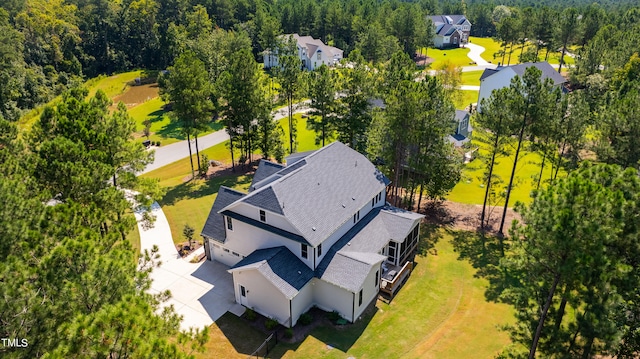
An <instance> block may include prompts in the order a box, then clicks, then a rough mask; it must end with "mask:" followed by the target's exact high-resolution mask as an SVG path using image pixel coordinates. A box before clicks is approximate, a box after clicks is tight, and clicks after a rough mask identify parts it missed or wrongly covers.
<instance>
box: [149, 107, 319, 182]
mask: <svg viewBox="0 0 640 359" xmlns="http://www.w3.org/2000/svg"><path fill="white" fill-rule="evenodd" d="M308 104H309V101H304V102H301V103H299V104H297V105H296V106H295V107H294V111H293V113H294V114H295V113H305V112H308V111H309V108H308V106H307V105H308ZM273 115H274V120H276V121H277V120H280V119H283V118H285V117H287V116H288V115H289V109H288V108H286V107H285V108H282V109H280V110H277V111H275V112H274V113H273ZM228 139H229V135H228V134H227V132H226V131H225V130H220V131H216V132H213V133H210V134H208V135H205V136H202V137H199V138H198V148H199V149H200V151H202V150H204V149H207V148H209V147H213V146H215V145H217V144H219V143H222V142H224V141H226V140H228ZM191 144H192V146H191V148H192V151H193V153H194V154H195V148H196V147H195V140H193V139H192V140H191ZM155 151H156V153H155V158H154V161H153V163H150V164H149V165H147V167H146V168H145V169H144V170H143V171H142V172H140V174H143V173H147V172H150V171H153V170H155V169H158V168H160V167H163V166H166V165H168V164H170V163H173V162H176V161H178V160H181V159H183V158H187V157H189V147H188V146H187V141H186V140H185V141H180V142H174V143H172V144H170V145H166V146H161V147H159V148H155Z"/></svg>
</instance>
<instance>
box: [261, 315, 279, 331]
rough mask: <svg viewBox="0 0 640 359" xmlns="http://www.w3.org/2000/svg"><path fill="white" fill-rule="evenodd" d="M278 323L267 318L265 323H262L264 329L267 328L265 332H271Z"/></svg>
mask: <svg viewBox="0 0 640 359" xmlns="http://www.w3.org/2000/svg"><path fill="white" fill-rule="evenodd" d="M278 324H279V323H278V321H277V320H275V319H273V318H269V319H267V321H266V322H264V326H265V328H267V330H273V329H274V328H275V327H277V326H278Z"/></svg>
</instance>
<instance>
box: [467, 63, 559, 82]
mask: <svg viewBox="0 0 640 359" xmlns="http://www.w3.org/2000/svg"><path fill="white" fill-rule="evenodd" d="M531 66H534V67H536V68H537V69H538V70H540V71H541V72H542V75H541V79H542V81H545V80H546V79H551V80H552V81H553V84H554V85H560V84H563V83H565V82H567V80H566V79H565V78H564V77H562V75H560V74H559V73H558V71H556V70H555V69H554V68H553V66H551V65H550V64H549V63H548V62H546V61H543V62H526V63H523V64H518V65H511V66H500V67H497V68H496V69H495V70H490V69H485V70H484V72H483V73H482V75H481V76H480V81H482V80H484V79H487V78H489V77H491V76H492V75H494V74H496V73H498V72H500V71H504V70H505V69H511V70H513V72H514V73H515V74H516V75H518V76H520V77H522V76H523V75H524V73H525V71H526V70H527V69H528V68H529V67H531Z"/></svg>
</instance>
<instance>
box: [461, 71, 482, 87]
mask: <svg viewBox="0 0 640 359" xmlns="http://www.w3.org/2000/svg"><path fill="white" fill-rule="evenodd" d="M483 72H484V70H480V71H469V72H463V73H462V76H461V79H462V84H463V85H469V86H480V76H482V73H483Z"/></svg>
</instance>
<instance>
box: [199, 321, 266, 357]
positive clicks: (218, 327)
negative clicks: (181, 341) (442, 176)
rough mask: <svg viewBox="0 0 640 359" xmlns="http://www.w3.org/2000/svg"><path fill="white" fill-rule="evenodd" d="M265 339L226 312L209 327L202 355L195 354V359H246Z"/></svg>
mask: <svg viewBox="0 0 640 359" xmlns="http://www.w3.org/2000/svg"><path fill="white" fill-rule="evenodd" d="M266 337H267V335H265V334H264V333H262V332H260V331H259V330H257V329H255V328H253V327H251V326H249V325H247V324H246V323H245V322H244V321H243V320H242V319H240V318H238V317H236V316H235V315H233V314H231V313H230V312H227V313H226V314H224V315H223V316H222V317H220V319H218V320H216V321H215V323H213V324H212V325H211V326H210V327H209V341H208V342H207V343H206V344H205V346H204V350H203V351H202V353H195V358H196V359H208V358H241V359H246V358H247V356H249V355H250V354H251V353H253V351H254V350H256V349H257V348H258V347H259V346H260V344H262V342H263V341H264V340H265V338H266Z"/></svg>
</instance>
